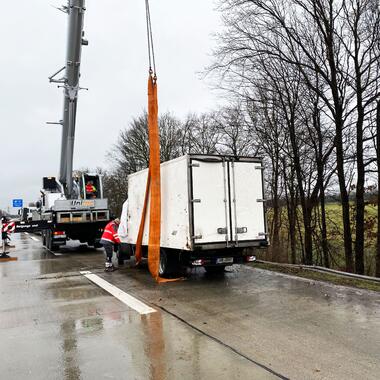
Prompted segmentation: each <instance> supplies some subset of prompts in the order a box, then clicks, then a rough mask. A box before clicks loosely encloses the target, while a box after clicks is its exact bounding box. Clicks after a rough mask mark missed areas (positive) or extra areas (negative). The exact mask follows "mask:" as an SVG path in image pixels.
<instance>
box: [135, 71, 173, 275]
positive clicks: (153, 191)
mask: <svg viewBox="0 0 380 380" xmlns="http://www.w3.org/2000/svg"><path fill="white" fill-rule="evenodd" d="M148 131H149V170H148V177H147V182H146V189H145V199H144V207H143V211H142V215H141V221H140V227H139V233H138V236H137V242H136V252H135V256H136V263H137V264H140V262H141V257H142V252H141V245H142V240H143V235H144V228H145V219H146V212H147V208H148V202H149V211H150V213H149V242H148V267H149V271H150V273H151V274H152V276H153V277H154V279H155V280H156V281H157V282H170V281H177V280H178V279H166V278H162V277H160V276H159V265H160V246H161V173H160V135H159V129H158V101H157V81H156V77H155V76H153V75H152V74H151V75H150V76H149V79H148Z"/></svg>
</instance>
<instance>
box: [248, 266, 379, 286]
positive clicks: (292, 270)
mask: <svg viewBox="0 0 380 380" xmlns="http://www.w3.org/2000/svg"><path fill="white" fill-rule="evenodd" d="M251 266H252V267H254V268H260V269H266V270H271V271H274V272H280V273H284V274H290V275H293V276H298V277H303V278H308V279H310V280H316V281H325V282H329V283H332V284H335V285H342V286H351V287H354V288H359V289H367V290H373V291H375V292H380V283H378V282H373V281H368V280H362V279H357V278H349V277H343V276H339V275H335V274H331V273H322V272H314V271H312V270H308V269H303V268H297V267H285V266H280V265H274V264H267V263H253V264H251Z"/></svg>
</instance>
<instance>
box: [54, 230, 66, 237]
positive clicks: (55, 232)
mask: <svg viewBox="0 0 380 380" xmlns="http://www.w3.org/2000/svg"><path fill="white" fill-rule="evenodd" d="M54 235H55V236H61V235H65V231H54Z"/></svg>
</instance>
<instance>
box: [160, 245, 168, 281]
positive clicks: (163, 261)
mask: <svg viewBox="0 0 380 380" xmlns="http://www.w3.org/2000/svg"><path fill="white" fill-rule="evenodd" d="M158 274H159V275H160V276H165V275H166V274H169V260H168V254H167V253H166V251H165V250H164V249H161V251H160V265H159V267H158Z"/></svg>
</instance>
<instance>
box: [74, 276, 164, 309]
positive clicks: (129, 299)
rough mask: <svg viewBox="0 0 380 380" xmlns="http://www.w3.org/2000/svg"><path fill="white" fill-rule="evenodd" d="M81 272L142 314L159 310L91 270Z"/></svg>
mask: <svg viewBox="0 0 380 380" xmlns="http://www.w3.org/2000/svg"><path fill="white" fill-rule="evenodd" d="M80 274H82V275H83V276H84V277H86V278H88V279H89V280H90V281H92V282H93V283H95V284H96V285H98V286H100V287H101V288H102V289H104V290H105V291H107V292H108V293H110V294H112V295H113V296H114V297H115V298H117V299H118V300H120V301H121V302H123V303H125V304H126V305H127V306H129V307H130V308H132V309H133V310H135V311H137V312H138V313H140V314H150V313H154V312H156V311H157V310H155V309H153V308H152V307H150V306H148V305H145V303H143V302H141V301H140V300H138V299H137V298H135V297H133V296H131V295H130V294H128V293H125V292H123V291H122V290H121V289H119V288H117V287H116V286H114V285H112V284H110V283H109V282H108V281H106V280H103V279H102V278H101V277H99V276H97V275H96V274H93V273H91V272H90V271H82V272H80Z"/></svg>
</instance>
